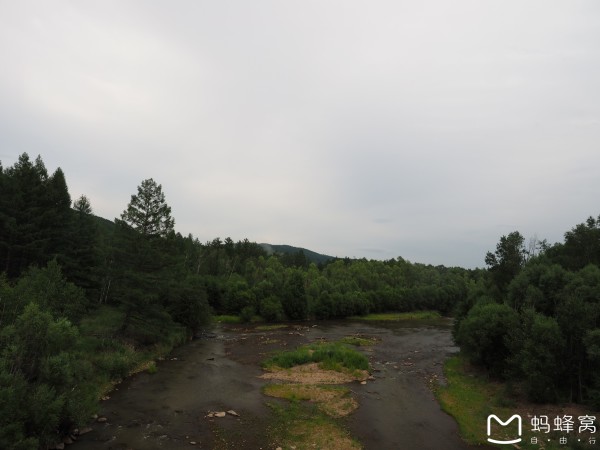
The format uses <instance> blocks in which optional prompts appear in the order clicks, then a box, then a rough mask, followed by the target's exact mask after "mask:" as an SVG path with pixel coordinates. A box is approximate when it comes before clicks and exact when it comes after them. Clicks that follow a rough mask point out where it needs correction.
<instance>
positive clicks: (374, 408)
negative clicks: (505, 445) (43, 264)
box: [69, 320, 471, 450]
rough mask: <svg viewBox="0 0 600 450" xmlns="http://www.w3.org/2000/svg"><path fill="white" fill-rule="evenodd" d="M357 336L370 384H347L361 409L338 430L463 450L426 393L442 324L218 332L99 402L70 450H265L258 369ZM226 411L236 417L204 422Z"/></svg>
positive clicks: (371, 446)
mask: <svg viewBox="0 0 600 450" xmlns="http://www.w3.org/2000/svg"><path fill="white" fill-rule="evenodd" d="M356 334H359V335H364V336H368V337H373V338H377V339H378V344H377V345H375V346H370V347H361V348H360V350H361V351H364V352H365V354H367V356H368V357H369V360H370V363H371V366H372V368H373V375H374V377H375V379H374V380H370V381H369V382H368V383H367V384H366V385H361V384H359V383H356V384H352V385H351V389H352V391H353V393H354V396H355V398H356V399H357V400H358V403H359V405H360V406H359V408H358V410H356V411H355V412H354V413H353V414H352V415H351V416H349V417H348V418H346V419H345V421H344V424H345V426H346V427H347V428H348V429H349V431H350V433H351V434H352V435H353V436H354V437H355V438H356V439H358V440H359V441H360V442H361V443H362V444H363V446H364V449H365V450H382V449H384V450H387V449H390V450H392V449H394V450H395V449H404V450H427V449H440V448H443V449H446V450H464V449H469V448H471V447H469V446H467V445H466V444H465V443H464V442H463V441H462V440H461V439H460V438H459V436H458V428H457V425H456V422H455V421H454V420H453V419H452V418H451V417H450V416H448V415H447V414H445V413H444V412H443V411H442V410H441V409H440V407H439V405H438V403H437V402H436V400H435V398H434V396H433V394H432V392H431V389H430V387H429V385H430V383H436V382H438V381H437V380H440V382H443V381H444V380H443V374H442V365H443V362H444V360H445V359H446V358H447V357H448V356H449V355H451V354H453V353H455V352H457V351H458V348H457V347H455V346H454V344H453V341H452V336H451V332H450V322H449V321H446V320H438V321H434V322H422V321H418V322H416V321H405V322H355V321H343V322H341V321H337V322H314V323H310V324H308V325H307V324H303V325H297V324H292V325H290V326H289V327H287V328H283V329H277V330H263V331H261V330H258V329H256V327H255V326H252V325H250V326H247V327H246V326H240V325H216V326H215V327H214V328H213V329H211V330H208V333H207V334H205V335H204V337H202V338H200V339H196V340H194V341H192V342H190V343H188V344H186V345H184V346H182V347H179V348H177V349H175V350H174V351H173V352H172V353H171V354H170V355H169V356H168V358H166V359H165V360H164V361H160V362H159V363H158V364H157V366H158V371H157V373H155V374H149V373H139V374H137V375H134V376H132V377H130V378H129V379H127V380H125V381H124V382H123V383H121V384H120V385H119V386H118V387H117V390H115V391H113V392H111V393H110V398H109V399H108V400H106V401H103V402H102V405H101V411H100V416H101V417H106V422H105V423H94V424H93V425H92V428H93V431H91V432H89V433H87V434H85V435H83V436H80V437H79V439H78V441H77V442H76V443H74V444H73V445H71V446H69V448H70V449H73V450H113V449H115V450H116V449H121V450H125V449H132V450H133V449H135V450H140V449H144V450H145V449H148V450H154V449H184V448H185V449H192V448H201V449H236V450H237V449H251V450H259V449H265V450H267V449H269V450H274V449H275V448H276V447H277V443H275V442H269V439H268V437H267V434H266V432H265V430H266V428H267V426H268V424H269V414H270V413H271V412H270V409H269V408H268V406H267V405H266V403H267V402H268V401H273V399H272V398H268V397H265V396H264V395H263V394H262V393H261V387H262V386H263V385H264V384H265V383H267V381H266V380H263V379H261V378H259V375H260V374H261V373H262V370H261V368H260V361H262V360H263V359H265V358H266V355H267V354H268V353H269V352H272V351H275V350H280V349H286V348H294V347H295V346H297V345H301V344H304V343H308V342H312V341H315V340H317V339H326V340H337V339H340V338H342V337H344V336H351V335H356ZM227 410H234V411H235V412H236V413H238V414H239V417H235V416H232V415H227V416H226V417H224V418H219V419H216V418H215V419H211V418H208V417H206V416H207V414H208V413H209V412H211V411H227Z"/></svg>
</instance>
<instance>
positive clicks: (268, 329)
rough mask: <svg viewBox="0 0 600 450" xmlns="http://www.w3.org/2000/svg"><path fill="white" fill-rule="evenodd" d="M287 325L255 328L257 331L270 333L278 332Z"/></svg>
mask: <svg viewBox="0 0 600 450" xmlns="http://www.w3.org/2000/svg"><path fill="white" fill-rule="evenodd" d="M287 327H288V326H287V325H284V324H276V325H259V326H257V327H256V330H257V331H272V330H280V329H282V328H287Z"/></svg>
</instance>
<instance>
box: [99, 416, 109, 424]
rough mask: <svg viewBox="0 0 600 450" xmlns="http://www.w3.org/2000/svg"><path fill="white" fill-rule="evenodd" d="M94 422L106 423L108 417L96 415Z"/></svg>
mask: <svg viewBox="0 0 600 450" xmlns="http://www.w3.org/2000/svg"><path fill="white" fill-rule="evenodd" d="M96 422H98V423H106V422H108V419H107V418H106V417H98V418H97V419H96Z"/></svg>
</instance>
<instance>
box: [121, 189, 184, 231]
mask: <svg viewBox="0 0 600 450" xmlns="http://www.w3.org/2000/svg"><path fill="white" fill-rule="evenodd" d="M137 189H138V193H137V195H132V196H131V201H130V202H129V205H127V209H126V210H125V211H123V214H121V219H122V220H123V221H125V222H126V223H127V224H128V225H129V226H130V227H132V228H133V229H135V230H136V231H138V232H139V233H141V234H142V235H143V236H147V237H165V236H167V235H168V234H169V233H170V232H172V231H173V227H174V225H175V220H174V219H173V218H172V217H171V207H170V206H168V205H167V203H166V202H165V194H164V193H163V191H162V186H161V185H160V184H156V182H155V181H154V180H153V179H152V178H149V179H147V180H144V181H142V184H141V185H140V186H138V188H137Z"/></svg>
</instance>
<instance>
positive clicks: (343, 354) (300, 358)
mask: <svg viewBox="0 0 600 450" xmlns="http://www.w3.org/2000/svg"><path fill="white" fill-rule="evenodd" d="M306 363H319V365H320V366H321V368H323V369H328V370H336V371H338V372H343V371H345V370H350V371H352V370H368V369H369V360H368V359H367V358H366V356H365V355H363V354H362V353H360V352H358V351H356V350H354V349H353V348H350V347H348V346H347V345H344V344H342V343H339V342H324V343H315V344H310V345H303V346H302V347H298V348H297V349H295V350H288V351H283V352H279V353H276V354H275V355H273V356H271V357H270V358H269V359H267V360H266V361H265V362H264V363H263V367H265V368H270V367H273V366H277V367H281V368H283V369H289V368H291V367H294V366H299V365H301V364H306Z"/></svg>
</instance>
